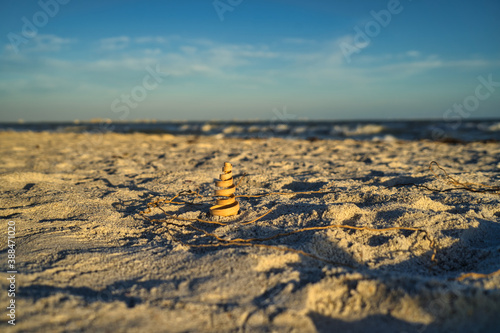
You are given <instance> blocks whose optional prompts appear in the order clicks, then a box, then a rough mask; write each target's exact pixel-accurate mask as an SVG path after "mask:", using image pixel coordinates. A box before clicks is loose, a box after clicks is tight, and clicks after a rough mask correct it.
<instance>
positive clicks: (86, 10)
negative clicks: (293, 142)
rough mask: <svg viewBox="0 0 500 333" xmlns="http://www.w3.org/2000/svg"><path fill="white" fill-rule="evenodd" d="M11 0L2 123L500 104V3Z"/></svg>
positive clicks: (328, 114) (446, 113)
mask: <svg viewBox="0 0 500 333" xmlns="http://www.w3.org/2000/svg"><path fill="white" fill-rule="evenodd" d="M0 6H1V11H0V22H1V23H0V32H1V36H2V41H3V42H2V44H3V45H2V48H1V51H0V121H2V122H17V121H19V120H21V119H22V120H24V121H26V122H32V121H74V120H90V119H111V120H113V121H114V120H121V121H135V120H138V119H158V120H211V119H226V120H233V119H252V120H254V119H264V120H266V119H272V118H273V117H274V118H276V117H278V118H279V117H283V118H286V117H289V116H288V114H292V115H293V117H294V119H310V120H315V119H329V120H342V119H380V120H388V119H441V120H442V119H445V120H446V119H447V118H448V119H453V118H452V117H454V116H456V117H462V118H468V119H473V118H477V119H481V118H492V117H498V116H499V115H500V112H499V110H500V38H499V32H500V20H499V19H498V18H499V17H500V1H495V0H479V1H477V0H476V1H472V0H471V1H451V0H449V1H446V0H441V1H439V0H413V1H412V0H401V1H360V0H352V1H326V0H325V1H318V0H287V1H285V0H265V1H264V0H220V1H217V0H216V1H213V0H196V1H195V0H183V1H165V0H162V1H160V0H158V1H156V0H152V1H134V0H128V1H127V0H122V1H118V0H107V1H102V0H101V1H97V0H86V1H79V0H59V1H57V0H41V1H27V0H3V1H2V2H1V4H0ZM474 96H475V97H474ZM464 103H465V104H466V106H467V105H468V107H467V109H466V110H465V111H463V109H462V111H459V109H453V108H454V104H464ZM277 110H278V112H277ZM467 110H468V111H467ZM460 112H462V114H460ZM290 118H291V116H290Z"/></svg>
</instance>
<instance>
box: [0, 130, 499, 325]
mask: <svg viewBox="0 0 500 333" xmlns="http://www.w3.org/2000/svg"><path fill="white" fill-rule="evenodd" d="M0 152H1V156H2V163H1V165H0V189H1V194H0V196H1V200H0V202H1V204H0V214H1V217H2V221H3V222H2V230H1V232H0V235H1V238H0V262H1V263H2V266H1V267H3V268H2V271H1V273H0V281H1V282H0V289H1V292H0V304H1V305H2V306H1V307H0V308H1V309H2V310H1V311H0V314H1V316H2V318H3V319H2V321H1V323H0V330H1V331H2V332H301V333H302V332H337V331H338V332H367V331H369V332H444V331H447V332H493V331H496V329H498V325H499V324H500V316H499V313H500V274H499V273H498V271H499V270H500V204H499V201H500V195H499V193H500V192H499V191H496V192H495V191H494V188H491V187H489V188H488V187H480V186H478V185H473V184H469V185H467V186H465V188H464V187H463V186H459V185H457V184H452V183H450V182H449V180H450V179H449V178H448V181H447V180H446V179H445V178H444V173H443V171H442V170H440V169H439V168H438V167H437V166H436V165H434V167H433V169H432V170H434V172H435V174H434V173H433V172H432V170H430V169H429V164H430V162H431V161H436V162H438V163H439V165H440V166H441V167H442V168H443V169H444V170H446V171H447V172H448V173H449V175H450V176H451V177H453V178H454V179H456V180H457V181H458V182H459V183H461V184H466V183H474V184H484V185H489V186H499V185H500V143H498V142H488V143H487V142H472V143H463V144H462V143H461V144H448V143H439V142H431V141H397V140H387V141H374V140H372V141H354V140H349V139H347V140H342V141H334V140H291V139H278V138H269V139H244V138H233V139H227V138H221V137H219V136H217V137H214V136H173V135H168V134H116V133H107V134H83V133H82V134H78V133H47V132H41V133H33V132H10V131H5V132H1V133H0ZM224 162H230V163H232V165H233V173H234V178H235V182H236V183H238V186H237V189H236V195H255V194H263V193H274V192H309V193H308V194H294V195H285V194H270V195H266V196H262V197H239V198H237V200H238V201H239V204H240V212H239V214H238V215H237V216H234V217H213V216H210V214H209V207H210V206H211V205H213V204H214V199H213V198H211V197H210V196H211V195H212V194H213V190H214V183H213V181H214V179H216V178H218V176H219V173H220V170H221V167H222V166H223V164H224ZM244 174H246V176H244V177H243V175H244ZM485 189H487V190H488V191H483V190H485ZM181 191H191V192H189V193H194V192H196V193H198V194H200V196H194V195H185V196H181V197H179V198H178V199H176V200H178V202H182V204H167V203H165V202H164V203H163V204H162V205H161V208H162V209H163V210H164V211H162V210H160V209H158V208H155V207H153V208H152V210H151V212H150V213H149V214H146V216H147V217H148V218H149V219H148V218H145V217H144V216H141V214H140V212H142V211H145V210H146V209H147V204H148V203H150V202H153V201H155V200H158V199H159V198H165V199H167V200H168V199H170V198H172V197H173V196H175V195H176V194H178V193H179V192H181ZM311 191H317V192H321V193H311ZM271 209H272V210H271ZM269 210H271V212H269V213H268V214H267V215H265V216H264V217H262V218H260V219H258V220H257V221H254V222H253V223H247V222H250V221H252V220H254V219H256V218H258V217H260V216H262V215H263V214H265V213H267V212H268V211H269ZM165 212H166V213H168V214H173V215H174V216H176V217H178V218H183V219H185V220H184V221H181V220H179V219H172V218H168V217H167V216H166V215H165ZM151 219H153V221H152V220H151ZM155 219H156V220H161V221H160V222H157V221H156V222H155V221H154V220H155ZM192 219H199V220H207V221H215V222H219V223H220V224H208V223H203V222H193V221H192ZM8 221H14V222H15V228H16V236H15V237H16V238H15V250H16V269H17V271H18V273H17V275H16V296H15V304H16V322H15V323H16V325H15V326H12V325H9V324H7V322H6V318H7V319H8V317H7V313H8V310H7V309H6V306H7V305H8V304H9V301H10V299H11V298H9V297H8V296H7V290H8V288H9V281H8V279H7V278H8V277H9V274H8V273H6V272H7V269H6V268H5V267H6V263H7V260H8V252H7V249H8V247H7V222H8ZM162 221H163V222H162ZM188 226H194V227H195V228H197V229H201V230H204V231H205V233H203V231H199V230H197V229H195V228H190V227H188ZM335 226H337V227H335ZM345 226H347V227H345ZM320 227H321V228H322V229H321V228H320ZM349 227H359V229H354V228H349ZM394 227H397V228H394ZM304 228H311V230H308V231H303V232H297V233H294V234H291V235H288V236H285V235H283V236H280V237H276V238H272V237H273V236H275V235H279V234H284V233H290V232H293V231H296V230H300V229H304ZM362 228H365V229H362ZM383 228H394V229H392V230H386V231H376V230H372V229H383ZM398 228H399V229H398ZM412 229H414V230H412ZM217 237H218V238H219V239H217ZM251 238H256V239H257V240H255V241H251V242H250V241H246V240H248V239H251ZM262 238H271V239H268V240H262ZM238 239H240V240H241V241H234V240H238ZM229 240H233V242H234V243H236V244H231V242H229ZM257 244H260V245H257ZM289 249H290V250H289ZM433 255H435V258H433ZM433 259H434V260H433ZM471 272H474V273H479V274H483V275H470V276H464V275H463V274H466V273H471ZM495 272H497V273H496V274H495ZM6 329H7V330H6Z"/></svg>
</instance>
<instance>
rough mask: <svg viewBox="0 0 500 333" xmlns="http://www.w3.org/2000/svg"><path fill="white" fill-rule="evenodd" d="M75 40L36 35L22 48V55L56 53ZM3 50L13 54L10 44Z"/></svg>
mask: <svg viewBox="0 0 500 333" xmlns="http://www.w3.org/2000/svg"><path fill="white" fill-rule="evenodd" d="M75 42H76V39H73V38H62V37H58V36H55V35H44V34H38V35H36V36H35V37H33V38H32V39H29V40H28V41H27V43H26V45H23V47H22V50H21V51H22V53H38V52H58V51H61V50H62V49H63V48H64V47H65V46H68V45H69V44H72V43H75ZM5 50H6V51H7V52H9V53H14V49H13V47H12V45H11V44H7V45H5Z"/></svg>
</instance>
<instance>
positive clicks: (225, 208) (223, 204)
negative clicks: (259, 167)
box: [210, 162, 240, 216]
mask: <svg viewBox="0 0 500 333" xmlns="http://www.w3.org/2000/svg"><path fill="white" fill-rule="evenodd" d="M232 169H233V166H232V165H231V163H228V162H226V163H224V167H223V168H222V172H223V173H221V174H220V176H219V179H220V180H216V181H215V186H217V187H220V189H216V190H215V196H217V197H224V198H218V199H217V204H215V205H213V206H212V207H210V213H211V214H212V215H215V216H232V215H236V214H238V211H239V210H240V204H239V203H238V201H236V198H235V196H234V191H235V190H236V186H235V185H234V183H233V172H232Z"/></svg>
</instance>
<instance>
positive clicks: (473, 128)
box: [0, 119, 500, 143]
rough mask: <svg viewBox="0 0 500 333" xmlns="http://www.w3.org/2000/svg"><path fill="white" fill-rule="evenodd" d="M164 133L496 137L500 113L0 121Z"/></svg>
mask: <svg viewBox="0 0 500 333" xmlns="http://www.w3.org/2000/svg"><path fill="white" fill-rule="evenodd" d="M9 130H10V131H33V132H41V131H49V132H64V133H68V132H70V133H71V132H73V133H86V132H87V133H105V132H115V133H134V132H140V133H168V134H175V135H207V136H217V137H241V138H269V137H279V138H298V139H309V140H315V139H334V140H342V139H348V138H349V139H354V140H432V141H445V142H451V143H453V142H456V143H459V142H471V141H500V119H492V120H459V119H458V120H454V121H442V120H441V121H435V120H426V121H422V120H418V121H415V120H414V121H331V120H327V121H295V120H294V121H281V120H268V121H237V120H235V121H171V122H160V121H137V122H110V121H109V120H107V121H106V120H103V121H91V122H38V123H0V131H9Z"/></svg>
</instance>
